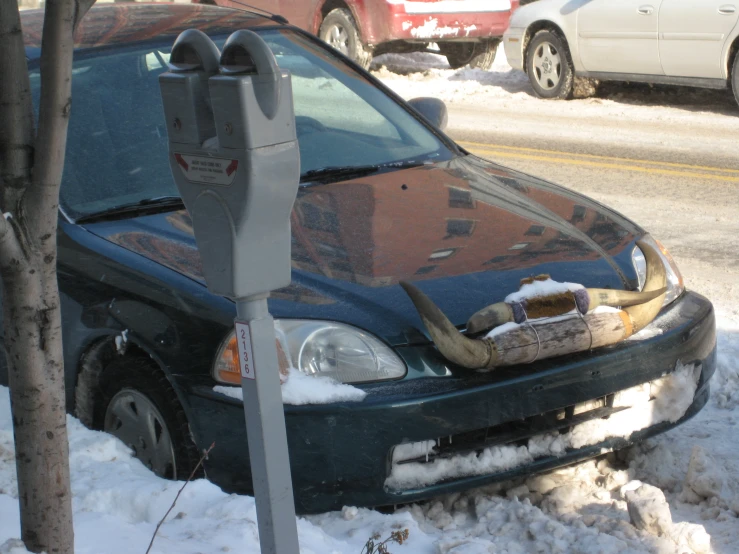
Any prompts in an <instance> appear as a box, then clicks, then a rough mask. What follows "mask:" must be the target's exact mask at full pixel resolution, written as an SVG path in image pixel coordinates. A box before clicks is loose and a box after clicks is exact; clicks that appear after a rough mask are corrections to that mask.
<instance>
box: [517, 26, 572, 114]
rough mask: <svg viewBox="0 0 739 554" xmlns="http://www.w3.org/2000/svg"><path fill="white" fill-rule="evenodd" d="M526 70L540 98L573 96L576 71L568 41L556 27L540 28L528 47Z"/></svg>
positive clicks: (563, 98)
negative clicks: (555, 29)
mask: <svg viewBox="0 0 739 554" xmlns="http://www.w3.org/2000/svg"><path fill="white" fill-rule="evenodd" d="M526 73H528V76H529V81H530V82H531V86H532V87H533V89H534V92H535V93H536V95H537V96H538V97H539V98H548V99H556V100H565V99H567V98H570V97H571V96H572V85H573V81H574V75H575V72H574V71H573V67H572V60H571V59H570V52H569V49H568V48H567V42H566V41H565V40H564V39H563V38H562V37H560V35H559V34H558V33H556V32H554V31H539V32H538V33H536V34H535V35H534V37H533V38H532V39H531V42H529V45H528V47H527V48H526Z"/></svg>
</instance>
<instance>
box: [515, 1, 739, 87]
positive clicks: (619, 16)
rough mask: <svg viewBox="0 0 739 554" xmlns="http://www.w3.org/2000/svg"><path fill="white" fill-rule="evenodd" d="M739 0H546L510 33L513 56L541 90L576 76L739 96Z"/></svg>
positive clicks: (521, 16)
mask: <svg viewBox="0 0 739 554" xmlns="http://www.w3.org/2000/svg"><path fill="white" fill-rule="evenodd" d="M738 20H739V0H540V1H538V2H534V3H532V4H528V5H526V6H523V7H521V8H519V9H518V10H517V11H516V12H515V13H514V14H513V17H512V18H511V23H510V27H509V29H508V31H507V32H506V33H505V35H504V37H503V43H504V45H505V53H506V56H507V57H508V62H509V63H510V64H511V67H513V68H514V69H521V70H523V71H525V72H526V73H528V76H529V80H530V81H531V85H532V86H533V88H534V91H535V92H536V94H537V95H538V96H540V97H541V98H569V97H571V96H572V94H573V87H574V85H575V79H576V77H583V78H586V79H592V80H601V81H606V80H610V81H637V82H639V81H641V82H648V83H662V84H671V85H687V86H696V87H705V88H727V87H728V86H731V87H732V88H733V91H734V96H735V97H736V99H737V102H739V56H737V52H738V50H739V38H738V37H739V25H737V21H738Z"/></svg>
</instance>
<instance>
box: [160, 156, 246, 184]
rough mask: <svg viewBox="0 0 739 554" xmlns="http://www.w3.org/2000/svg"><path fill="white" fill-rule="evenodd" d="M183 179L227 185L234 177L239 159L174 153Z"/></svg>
mask: <svg viewBox="0 0 739 554" xmlns="http://www.w3.org/2000/svg"><path fill="white" fill-rule="evenodd" d="M174 158H175V160H176V161H177V165H178V166H180V170H181V171H182V174H183V175H184V176H185V179H187V180H188V181H190V182H191V183H201V184H204V185H221V186H228V185H230V184H231V183H233V182H234V179H235V178H236V170H237V169H238V168H239V160H229V159H227V158H211V157H209V156H192V155H190V154H178V153H177V152H175V153H174Z"/></svg>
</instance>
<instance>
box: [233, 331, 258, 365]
mask: <svg viewBox="0 0 739 554" xmlns="http://www.w3.org/2000/svg"><path fill="white" fill-rule="evenodd" d="M234 325H235V326H236V342H237V344H238V349H239V365H240V366H241V376H242V377H243V378H244V379H256V378H257V375H256V373H255V370H254V355H253V353H252V349H251V329H249V324H248V323H242V322H240V321H236V322H235V323H234Z"/></svg>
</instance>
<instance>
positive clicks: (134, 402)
mask: <svg viewBox="0 0 739 554" xmlns="http://www.w3.org/2000/svg"><path fill="white" fill-rule="evenodd" d="M103 429H104V430H105V431H106V432H107V433H110V434H111V435H113V436H115V437H117V438H119V439H120V440H121V441H123V442H124V443H125V444H126V445H127V446H128V447H129V448H131V450H133V453H134V455H135V456H136V457H137V458H138V459H139V460H141V462H142V463H143V464H144V465H145V466H146V467H148V468H149V469H151V470H152V471H153V472H154V473H156V474H157V475H159V476H160V477H167V478H171V479H177V466H176V464H175V455H174V446H173V444H172V438H171V437H170V435H169V431H168V429H167V426H166V424H165V423H164V417H163V416H162V414H161V412H160V411H159V410H158V409H157V407H156V406H155V405H154V403H153V402H152V401H151V400H149V398H148V397H146V396H145V395H143V394H141V393H140V392H138V391H135V390H132V389H123V390H122V391H120V392H118V394H116V395H115V396H114V397H113V398H112V399H111V401H110V404H109V405H108V409H107V410H106V412H105V422H104V425H103Z"/></svg>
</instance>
